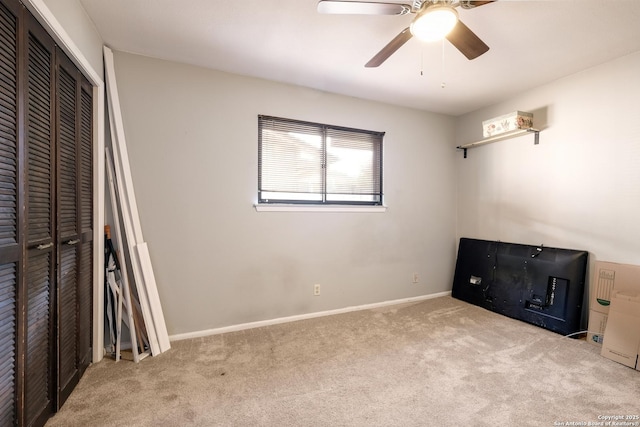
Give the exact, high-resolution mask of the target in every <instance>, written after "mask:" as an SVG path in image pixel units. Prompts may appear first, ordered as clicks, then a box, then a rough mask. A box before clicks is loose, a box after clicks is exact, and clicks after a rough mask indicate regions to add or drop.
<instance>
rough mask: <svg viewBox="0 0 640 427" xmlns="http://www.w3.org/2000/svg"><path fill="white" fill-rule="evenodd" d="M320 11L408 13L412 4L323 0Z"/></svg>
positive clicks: (340, 12)
mask: <svg viewBox="0 0 640 427" xmlns="http://www.w3.org/2000/svg"><path fill="white" fill-rule="evenodd" d="M318 12H319V13H331V14H347V15H406V14H407V13H410V12H411V6H409V5H407V4H398V3H374V2H368V1H330V0H322V1H319V2H318Z"/></svg>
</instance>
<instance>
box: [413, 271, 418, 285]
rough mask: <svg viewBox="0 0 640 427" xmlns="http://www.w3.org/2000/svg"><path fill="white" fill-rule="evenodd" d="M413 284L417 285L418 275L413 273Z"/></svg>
mask: <svg viewBox="0 0 640 427" xmlns="http://www.w3.org/2000/svg"><path fill="white" fill-rule="evenodd" d="M413 283H418V273H413Z"/></svg>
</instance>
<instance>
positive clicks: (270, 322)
mask: <svg viewBox="0 0 640 427" xmlns="http://www.w3.org/2000/svg"><path fill="white" fill-rule="evenodd" d="M449 295H451V291H446V292H438V293H435V294H429V295H421V296H418V297H410V298H402V299H396V300H391V301H382V302H376V303H373V304H364V305H356V306H351V307H344V308H338V309H335V310H327V311H318V312H315V313H307V314H298V315H295V316H288V317H279V318H277V319H270V320H260V321H258V322H250V323H241V324H239V325H231V326H224V327H222V328H214V329H206V330H203V331H196V332H187V333H184V334H176V335H169V340H170V341H180V340H186V339H189V338H200V337H207V336H210V335H218V334H224V333H226V332H235V331H242V330H245V329H253V328H260V327H263V326H269V325H278V324H280V323H288V322H296V321H298V320H305V319H313V318H316V317H324V316H332V315H334V314H342V313H349V312H351V311H359V310H370V309H372V308H380V307H386V306H390V305H398V304H406V303H410V302H418V301H424V300H428V299H433V298H440V297H445V296H449Z"/></svg>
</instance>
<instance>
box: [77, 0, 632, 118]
mask: <svg viewBox="0 0 640 427" xmlns="http://www.w3.org/2000/svg"><path fill="white" fill-rule="evenodd" d="M371 1H373V0H371ZM376 1H377V0H376ZM80 2H81V4H82V5H83V7H84V8H85V10H86V11H87V14H88V15H89V17H90V18H91V19H92V20H93V22H94V23H95V26H96V28H97V30H98V32H99V33H100V35H101V36H102V38H103V39H104V42H105V44H107V45H108V46H110V47H111V48H112V49H115V50H120V51H126V52H132V53H137V54H142V55H147V56H152V57H157V58H162V59H168V60H172V61H178V62H183V63H187V64H193V65H198V66H202V67H207V68H212V69H216V70H222V71H227V72H231V73H235V74H241V75H247V76H254V77H260V78H265V79H269V80H275V81H280V82H286V83H292V84H296V85H301V86H307V87H311V88H315V89H320V90H324V91H328V92H334V93H340V94H344V95H350V96H355V97H359V98H365V99H371V100H377V101H382V102H387V103H391V104H397V105H403V106H407V107H413V108H418V109H423V110H428V111H433V112H439V113H445V114H451V115H460V114H464V113H466V112H469V111H473V110H476V109H478V108H480V107H483V106H486V105H491V104H494V103H496V102H499V101H501V100H504V99H507V98H509V97H511V96H513V95H514V94H517V93H519V92H522V91H524V90H526V89H530V88H533V87H536V86H539V85H541V84H544V83H547V82H550V81H553V80H556V79H558V78H561V77H564V76H567V75H570V74H573V73H576V72H579V71H581V70H584V69H586V68H589V67H592V66H594V65H597V64H600V63H603V62H606V61H609V60H611V59H614V58H617V57H620V56H624V55H626V54H629V53H631V52H635V51H639V50H640V24H639V22H640V0H537V1H524V0H498V1H496V2H494V3H491V4H488V5H485V6H482V7H479V8H476V9H472V10H465V9H461V8H459V9H458V11H459V15H460V19H461V20H462V21H463V22H464V23H465V24H466V25H467V26H468V27H469V28H471V30H473V32H475V33H476V34H477V35H478V36H479V37H480V38H481V39H482V40H483V41H484V42H485V43H487V44H488V45H489V46H490V48H491V49H490V50H489V51H488V52H487V53H486V54H484V55H483V56H481V57H479V58H477V59H475V60H473V61H469V60H467V59H466V58H465V57H464V56H463V55H462V54H461V53H459V52H458V51H457V50H456V49H455V48H454V47H453V46H452V45H451V44H449V43H448V42H446V41H445V42H444V43H442V42H436V43H433V44H424V43H421V42H419V41H418V40H417V39H415V38H414V39H411V40H409V42H407V44H405V45H404V46H402V47H401V48H400V49H399V50H398V51H397V52H396V53H395V54H394V55H392V56H391V57H390V58H389V59H388V60H387V61H386V62H385V63H384V64H382V65H381V66H380V67H378V68H365V67H364V64H365V63H366V62H367V61H368V60H369V59H371V57H372V56H373V55H374V54H376V53H377V52H378V51H379V50H380V49H381V48H382V47H383V46H385V45H386V44H387V43H388V42H389V41H390V40H391V39H392V38H393V37H395V36H396V35H397V34H398V33H399V32H400V31H401V30H403V29H404V28H406V27H407V26H408V25H409V23H410V22H411V19H412V18H413V16H414V15H405V16H371V15H366V16H362V15H324V14H319V13H317V12H316V4H317V0H80ZM394 2H396V3H407V4H410V3H411V1H409V0H407V1H402V0H394ZM421 71H423V72H421ZM639 72H640V70H639ZM443 82H444V88H443V87H442V84H443ZM586 90H588V89H586Z"/></svg>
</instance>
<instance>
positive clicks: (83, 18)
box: [31, 0, 103, 76]
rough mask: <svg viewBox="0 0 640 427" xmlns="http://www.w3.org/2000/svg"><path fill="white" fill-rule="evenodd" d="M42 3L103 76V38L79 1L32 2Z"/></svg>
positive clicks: (38, 0) (32, 0) (33, 1)
mask: <svg viewBox="0 0 640 427" xmlns="http://www.w3.org/2000/svg"><path fill="white" fill-rule="evenodd" d="M40 1H42V2H43V3H44V4H45V5H46V7H47V8H48V9H49V10H50V11H51V13H52V14H53V15H54V16H55V18H56V19H57V20H58V22H59V23H60V25H61V26H62V28H64V31H65V32H66V33H67V34H68V36H69V39H70V41H72V42H73V43H75V45H76V46H77V47H78V49H79V50H80V52H82V54H83V55H84V56H85V58H86V59H87V61H88V63H89V64H90V65H91V67H93V69H94V70H96V71H97V72H98V73H99V75H100V76H102V68H103V66H102V37H101V36H100V34H98V30H97V29H96V28H95V26H94V24H93V21H91V19H90V18H89V16H88V15H87V13H86V12H85V10H84V8H83V7H82V5H81V4H80V1H79V0H31V2H32V3H39V2H40Z"/></svg>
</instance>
